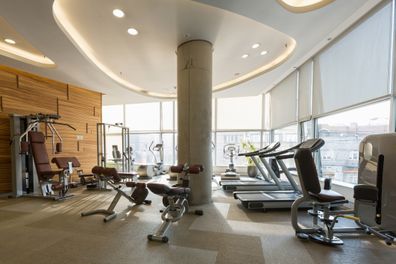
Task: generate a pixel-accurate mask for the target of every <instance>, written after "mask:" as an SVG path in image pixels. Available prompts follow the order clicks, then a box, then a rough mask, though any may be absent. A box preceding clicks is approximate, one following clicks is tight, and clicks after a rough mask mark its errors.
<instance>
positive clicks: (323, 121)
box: [318, 100, 390, 184]
mask: <svg viewBox="0 0 396 264" xmlns="http://www.w3.org/2000/svg"><path fill="white" fill-rule="evenodd" d="M389 112H390V100H386V101H383V102H380V103H375V104H371V105H368V106H363V107H359V108H356V109H352V110H348V111H345V112H342V113H338V114H334V115H330V116H326V117H322V118H319V119H318V135H319V137H320V138H323V139H324V140H325V142H326V144H325V145H324V146H323V147H322V148H321V150H320V161H321V168H320V171H321V176H323V177H330V178H333V179H334V180H336V181H342V182H347V183H352V184H356V183H357V176H358V162H359V160H358V159H359V153H358V152H359V144H360V141H361V140H362V139H363V138H364V137H366V136H367V135H371V134H378V133H386V132H388V131H389V127H388V124H389Z"/></svg>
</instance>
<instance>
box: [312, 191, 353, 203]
mask: <svg viewBox="0 0 396 264" xmlns="http://www.w3.org/2000/svg"><path fill="white" fill-rule="evenodd" d="M309 195H310V196H311V197H312V198H314V199H315V200H317V201H318V202H321V203H329V202H335V201H342V200H345V197H344V196H343V195H341V194H339V193H338V192H335V191H332V190H321V191H320V192H319V193H312V192H309Z"/></svg>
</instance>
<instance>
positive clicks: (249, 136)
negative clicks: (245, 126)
mask: <svg viewBox="0 0 396 264" xmlns="http://www.w3.org/2000/svg"><path fill="white" fill-rule="evenodd" d="M260 133H261V132H217V133H216V146H215V150H216V166H228V164H229V159H228V158H224V151H223V149H224V146H225V145H226V144H237V145H238V146H239V152H247V151H250V150H244V149H242V146H241V144H242V143H243V142H247V141H249V142H250V143H252V144H253V145H254V147H255V148H256V149H259V148H260ZM234 163H235V165H240V166H247V162H246V159H245V158H243V157H237V158H236V159H235V160H234Z"/></svg>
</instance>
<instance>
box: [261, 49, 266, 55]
mask: <svg viewBox="0 0 396 264" xmlns="http://www.w3.org/2000/svg"><path fill="white" fill-rule="evenodd" d="M267 53H268V51H266V50H263V51H262V52H260V55H265V54H267Z"/></svg>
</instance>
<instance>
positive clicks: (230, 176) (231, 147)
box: [221, 144, 239, 181]
mask: <svg viewBox="0 0 396 264" xmlns="http://www.w3.org/2000/svg"><path fill="white" fill-rule="evenodd" d="M223 154H224V158H226V159H230V163H229V164H228V168H227V169H226V171H225V173H222V174H221V180H222V181H223V180H239V174H238V173H237V172H236V169H235V166H234V158H236V157H238V154H239V146H238V145H235V144H226V145H224V147H223Z"/></svg>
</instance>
